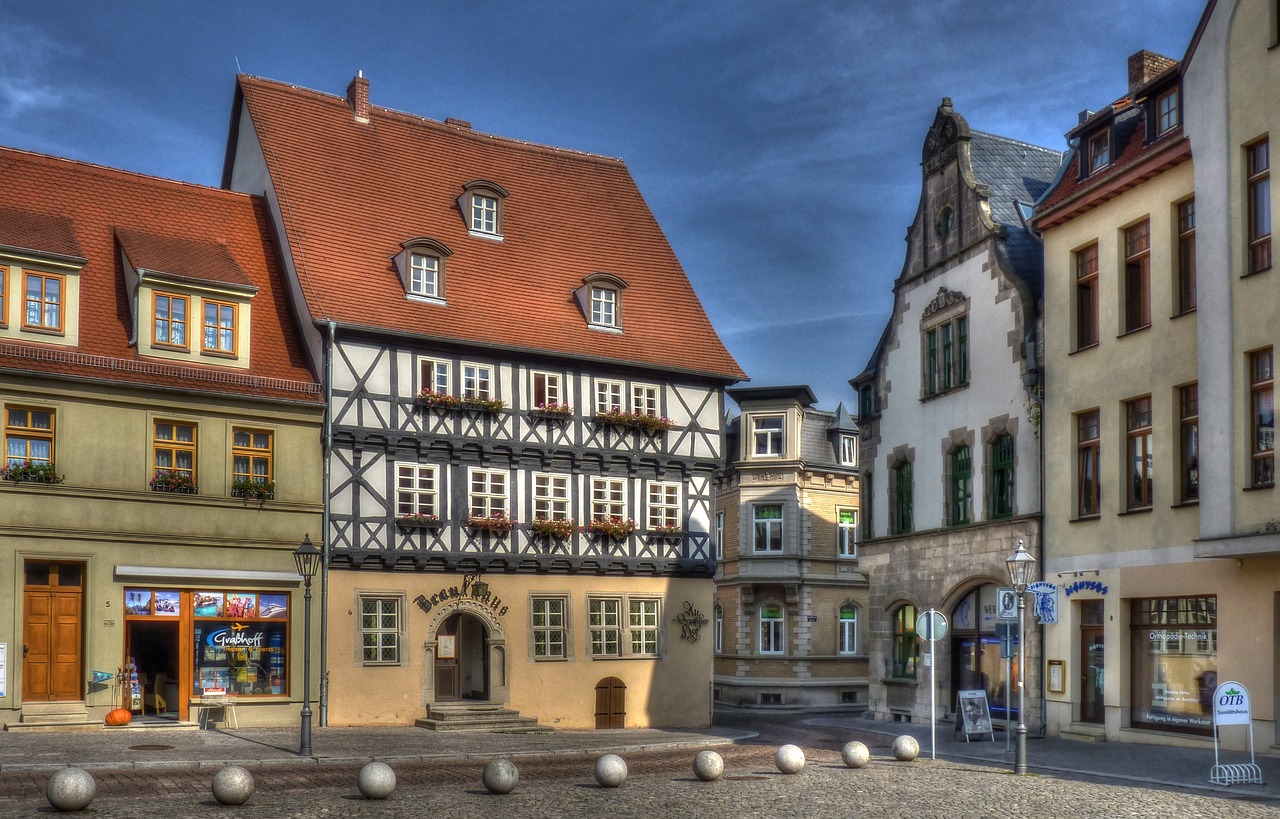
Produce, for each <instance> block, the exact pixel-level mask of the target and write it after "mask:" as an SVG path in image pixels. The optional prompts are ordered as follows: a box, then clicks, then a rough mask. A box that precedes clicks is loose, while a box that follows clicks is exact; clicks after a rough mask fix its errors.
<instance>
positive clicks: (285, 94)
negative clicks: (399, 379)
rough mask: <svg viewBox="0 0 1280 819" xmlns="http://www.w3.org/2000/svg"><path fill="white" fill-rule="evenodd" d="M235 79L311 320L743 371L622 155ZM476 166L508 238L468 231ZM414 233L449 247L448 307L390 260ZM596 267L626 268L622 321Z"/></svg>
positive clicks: (700, 369) (726, 373)
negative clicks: (586, 281)
mask: <svg viewBox="0 0 1280 819" xmlns="http://www.w3.org/2000/svg"><path fill="white" fill-rule="evenodd" d="M239 80H240V82H239V88H240V91H241V93H242V94H243V96H244V99H245V101H246V102H247V104H248V111H249V113H250V116H251V117H252V121H253V125H254V127H255V128H256V131H257V134H258V138H259V140H260V141H261V143H262V145H263V150H264V154H265V157H266V162H267V166H268V170H269V173H270V175H271V180H272V184H273V185H274V189H275V191H276V193H277V195H278V198H279V201H280V209H281V213H282V216H283V221H284V230H285V234H286V237H285V238H286V240H287V241H288V243H289V245H290V247H291V248H292V251H293V258H294V262H295V266H296V268H297V271H298V276H299V279H300V284H301V290H302V292H303V293H304V294H305V297H306V301H307V308H308V310H309V311H310V314H311V317H312V318H313V319H314V320H316V321H328V320H332V321H336V322H338V323H341V324H347V325H353V326H362V327H368V328H374V329H377V330H381V331H390V332H394V333H410V334H415V335H419V336H423V337H429V338H438V339H447V340H451V341H459V342H464V343H473V344H484V345H490V346H496V347H504V348H509V349H518V350H527V351H538V352H549V353H552V354H563V355H567V356H574V357H586V358H591V359H596V360H603V361H611V362H619V363H624V364H634V365H639V366H643V367H654V368H661V369H674V370H680V371H684V372H693V373H698V374H701V375H709V376H712V377H715V378H719V379H724V380H729V381H734V380H739V379H742V378H744V377H745V375H744V373H743V372H742V370H741V368H740V367H739V366H738V364H737V362H736V361H734V359H733V357H732V356H731V355H730V354H729V352H728V350H726V349H725V347H724V344H723V343H722V342H721V340H720V338H719V336H717V334H716V332H715V329H714V328H713V327H712V325H711V322H710V321H709V320H708V318H707V316H706V313H705V312H704V310H703V308H702V305H701V303H700V302H699V300H698V297H697V295H696V294H695V293H694V291H693V288H692V286H691V285H690V283H689V281H688V279H687V277H686V276H685V274H684V271H683V270H682V268H681V267H680V263H679V261H678V260H677V259H676V257H675V254H674V253H673V252H672V250H671V247H670V246H669V245H668V243H667V241H666V237H665V236H664V235H663V233H662V230H661V228H660V227H659V226H658V224H657V221H656V220H655V219H654V218H653V214H652V213H651V212H650V211H649V208H648V206H647V205H646V204H645V201H644V199H643V198H642V197H641V195H640V191H639V190H638V189H637V187H636V185H635V182H634V181H633V180H632V178H631V175H630V173H629V172H628V171H627V168H626V166H625V164H624V163H623V162H621V161H620V160H617V159H610V158H605V157H600V156H595V155H590V154H584V153H579V152H575V151H568V150H562V149H557V148H550V147H546V146H539V145H532V144H529V143H525V142H520V141H517V140H512V139H505V138H501V137H495V136H490V135H486V134H480V133H476V132H474V131H471V130H470V129H468V128H466V127H462V126H460V125H456V124H452V125H451V124H445V123H440V122H435V121H432V120H427V119H423V118H420V117H415V116H410V115H408V114H403V113H399V112H395V111H391V110H388V109H385V108H378V107H376V106H375V107H373V108H372V109H371V116H370V121H369V122H368V123H360V122H357V121H356V120H355V119H354V117H353V115H352V112H351V110H350V108H349V107H348V105H347V103H346V100H345V99H344V98H340V97H334V96H331V95H328V94H322V93H319V92H315V91H310V90H306V89H300V88H297V87H294V86H289V85H285V84H282V83H277V82H272V81H269V80H262V79H258V78H254V77H247V76H241V77H240V78H239ZM233 138H234V134H233ZM232 147H233V149H234V148H235V147H236V146H234V145H233V146H232ZM229 155H232V154H231V153H230V152H229ZM476 179H486V180H490V181H492V182H494V183H496V184H498V185H501V186H502V187H503V188H504V189H505V190H506V191H507V192H508V193H509V195H508V196H507V197H506V198H505V199H504V200H503V203H502V233H503V239H502V241H495V240H492V239H485V238H479V237H476V236H472V235H470V234H469V233H468V230H467V224H466V222H465V220H464V217H463V214H462V212H461V210H460V209H459V207H458V204H457V199H458V197H459V196H460V195H462V193H463V185H465V184H466V183H468V182H470V181H472V180H476ZM415 237H427V238H431V239H435V240H436V241H439V242H441V243H443V244H444V245H446V246H447V247H449V248H450V249H451V250H452V251H453V253H452V255H450V256H448V257H447V259H445V261H444V265H445V268H444V270H445V274H444V295H445V299H446V301H447V304H446V305H438V304H426V303H422V302H416V301H410V300H408V299H406V298H405V294H404V288H403V286H402V284H401V281H400V279H399V277H398V275H397V272H396V269H395V265H394V263H393V260H392V259H393V257H394V256H395V254H397V253H398V252H400V248H401V243H402V242H404V241H405V240H407V239H411V238H415ZM593 273H610V274H613V275H615V276H618V277H620V278H621V279H623V280H624V281H626V283H627V285H628V286H627V288H626V289H625V290H624V291H623V292H622V301H621V310H620V315H621V317H622V326H623V328H624V332H622V333H610V332H601V331H598V330H592V329H589V328H588V326H587V323H586V320H585V319H584V317H583V314H582V312H581V310H580V309H579V307H578V305H577V303H576V301H575V299H574V298H573V291H574V290H575V289H576V288H579V287H581V286H582V281H583V278H584V277H585V276H589V275H591V274H593Z"/></svg>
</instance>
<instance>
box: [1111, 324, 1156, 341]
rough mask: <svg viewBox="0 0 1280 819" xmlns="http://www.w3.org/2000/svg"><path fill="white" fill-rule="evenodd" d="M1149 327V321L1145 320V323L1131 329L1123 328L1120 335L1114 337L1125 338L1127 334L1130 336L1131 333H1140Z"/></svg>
mask: <svg viewBox="0 0 1280 819" xmlns="http://www.w3.org/2000/svg"><path fill="white" fill-rule="evenodd" d="M1150 329H1151V322H1147V323H1146V324H1144V325H1142V326H1141V327H1134V328H1133V329H1132V330H1125V331H1124V332H1123V333H1121V334H1120V335H1118V336H1116V338H1125V337H1127V336H1131V335H1133V334H1135V333H1141V332H1142V331H1143V330H1150Z"/></svg>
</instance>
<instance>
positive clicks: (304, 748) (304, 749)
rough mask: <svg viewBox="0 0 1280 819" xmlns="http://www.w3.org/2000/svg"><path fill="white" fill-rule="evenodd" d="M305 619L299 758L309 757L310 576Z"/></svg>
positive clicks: (307, 585)
mask: <svg viewBox="0 0 1280 819" xmlns="http://www.w3.org/2000/svg"><path fill="white" fill-rule="evenodd" d="M305 584H306V589H307V593H306V598H305V602H304V604H303V605H305V606H306V609H307V611H306V618H305V623H306V625H305V627H304V629H303V631H304V639H305V641H306V645H305V646H304V647H303V649H302V657H303V660H302V745H301V747H300V748H298V754H299V755H300V756H311V575H307V577H306V578H305Z"/></svg>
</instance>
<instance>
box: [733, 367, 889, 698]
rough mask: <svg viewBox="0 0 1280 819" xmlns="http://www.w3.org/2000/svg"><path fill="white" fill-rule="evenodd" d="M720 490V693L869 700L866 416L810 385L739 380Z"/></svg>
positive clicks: (735, 390)
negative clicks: (821, 396) (863, 510)
mask: <svg viewBox="0 0 1280 819" xmlns="http://www.w3.org/2000/svg"><path fill="white" fill-rule="evenodd" d="M728 392H729V396H730V397H731V398H733V400H734V401H735V402H736V403H737V405H738V409H739V412H740V414H739V416H738V417H737V418H735V419H734V420H733V421H732V422H730V424H729V429H728V435H727V437H726V445H725V461H726V469H725V472H724V474H723V476H722V477H721V478H720V480H719V482H718V488H717V492H716V533H717V543H718V544H720V546H721V548H720V549H719V550H718V551H717V570H716V597H715V608H714V615H713V622H714V624H715V652H716V659H715V701H716V704H717V705H727V706H734V707H747V708H751V707H762V708H787V709H823V710H833V709H849V710H864V709H865V708H866V704H867V648H866V642H867V640H866V631H867V594H868V588H867V578H866V576H865V575H863V573H862V572H861V571H860V570H859V563H858V537H857V526H858V439H857V423H856V422H855V421H854V419H853V418H852V417H851V416H850V415H849V413H848V411H847V410H845V408H844V405H843V404H841V405H840V406H839V407H837V408H836V410H835V412H831V411H827V410H820V409H817V408H816V407H814V406H813V403H814V400H815V399H814V395H813V392H812V391H811V390H810V389H809V388H808V387H805V386H792V387H734V388H730V389H729V391H728Z"/></svg>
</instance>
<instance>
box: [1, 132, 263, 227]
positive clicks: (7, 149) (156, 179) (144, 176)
mask: <svg viewBox="0 0 1280 819" xmlns="http://www.w3.org/2000/svg"><path fill="white" fill-rule="evenodd" d="M0 153H13V154H21V155H23V156H25V157H28V158H30V159H34V160H45V161H46V162H48V164H61V163H65V164H68V165H73V166H75V168H76V169H77V170H82V171H85V172H93V173H100V174H106V175H113V176H124V177H130V178H133V179H137V180H139V181H142V182H149V183H153V184H154V183H159V184H161V185H164V186H169V185H177V186H179V187H184V188H194V189H196V190H201V191H208V192H210V193H219V194H227V195H230V196H232V197H234V198H237V199H239V198H248V199H253V198H255V195H254V194H252V193H244V192H241V191H235V190H231V189H229V188H218V187H214V186H213V185H204V184H201V183H199V182H188V181H187V180H185V179H173V178H170V177H167V176H156V175H155V174H150V173H143V172H142V171H132V170H129V169H128V168H116V167H113V166H111V165H102V164H100V163H97V162H88V161H86V160H83V159H73V158H71V157H65V156H54V155H53V154H42V153H39V152H37V151H28V150H26V149H25V148H14V147H12V146H8V145H0ZM10 209H11V210H20V209H19V208H15V207H12V206H11V208H10ZM24 212H25V211H24Z"/></svg>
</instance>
